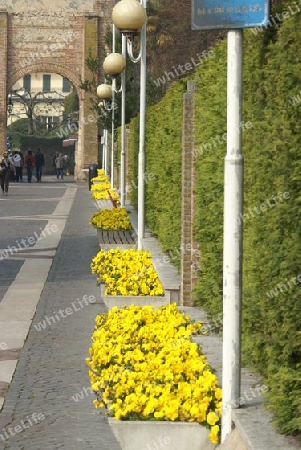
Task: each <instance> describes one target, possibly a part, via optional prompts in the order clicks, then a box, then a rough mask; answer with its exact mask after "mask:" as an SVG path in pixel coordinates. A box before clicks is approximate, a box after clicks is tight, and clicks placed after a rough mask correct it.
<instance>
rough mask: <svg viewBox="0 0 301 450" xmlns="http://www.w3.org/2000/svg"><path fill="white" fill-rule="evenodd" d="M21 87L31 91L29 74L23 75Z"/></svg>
mask: <svg viewBox="0 0 301 450" xmlns="http://www.w3.org/2000/svg"><path fill="white" fill-rule="evenodd" d="M23 87H24V89H25V90H26V91H27V92H30V91H31V75H25V76H24V77H23Z"/></svg>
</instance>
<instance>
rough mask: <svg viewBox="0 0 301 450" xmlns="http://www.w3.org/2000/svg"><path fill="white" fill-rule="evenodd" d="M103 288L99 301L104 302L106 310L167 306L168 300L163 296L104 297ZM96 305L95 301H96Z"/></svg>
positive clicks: (103, 287)
mask: <svg viewBox="0 0 301 450" xmlns="http://www.w3.org/2000/svg"><path fill="white" fill-rule="evenodd" d="M104 292H105V286H104V285H101V300H102V301H103V302H104V304H105V305H106V307H107V308H108V309H111V308H113V307H114V306H117V308H122V307H123V306H130V305H138V306H153V307H154V308H160V306H164V305H168V304H169V299H168V298H166V296H165V295H163V296H154V297H152V296H149V295H141V296H140V295H105V294H104ZM96 303H97V301H96Z"/></svg>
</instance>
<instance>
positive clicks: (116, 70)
mask: <svg viewBox="0 0 301 450" xmlns="http://www.w3.org/2000/svg"><path fill="white" fill-rule="evenodd" d="M125 67H126V50H125V44H124V39H122V55H121V54H120V53H115V25H113V53H110V54H109V55H108V56H107V57H106V58H105V60H104V62H103V69H104V71H105V73H106V74H108V75H111V76H112V79H113V82H112V103H113V104H112V106H113V108H112V153H111V155H112V156H111V161H112V165H111V184H112V187H114V117H115V114H114V112H115V104H114V103H115V93H116V94H118V93H119V92H122V99H121V108H122V110H121V130H122V132H121V133H122V136H123V134H124V126H125V72H124V69H125ZM119 74H121V88H120V89H119V90H118V89H117V86H116V78H117V76H118V75H119ZM121 141H122V142H121V158H120V159H121V161H120V162H121V176H120V188H121V198H120V203H121V206H124V204H125V201H124V199H125V196H124V192H125V186H124V184H125V175H124V173H125V157H124V155H125V152H124V148H123V139H122V138H121Z"/></svg>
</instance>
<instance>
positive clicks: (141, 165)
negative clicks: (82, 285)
mask: <svg viewBox="0 0 301 450" xmlns="http://www.w3.org/2000/svg"><path fill="white" fill-rule="evenodd" d="M141 4H142V6H143V8H144V9H146V0H141ZM140 67H141V69H140V125H139V155H138V242H137V244H138V249H141V248H142V239H143V238H144V178H145V109H146V24H144V25H143V27H142V30H141V61H140Z"/></svg>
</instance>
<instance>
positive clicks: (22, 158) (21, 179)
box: [18, 150, 24, 181]
mask: <svg viewBox="0 0 301 450" xmlns="http://www.w3.org/2000/svg"><path fill="white" fill-rule="evenodd" d="M18 151H19V155H20V156H21V160H22V164H21V171H20V181H23V167H24V155H23V153H22V152H21V150H18Z"/></svg>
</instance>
